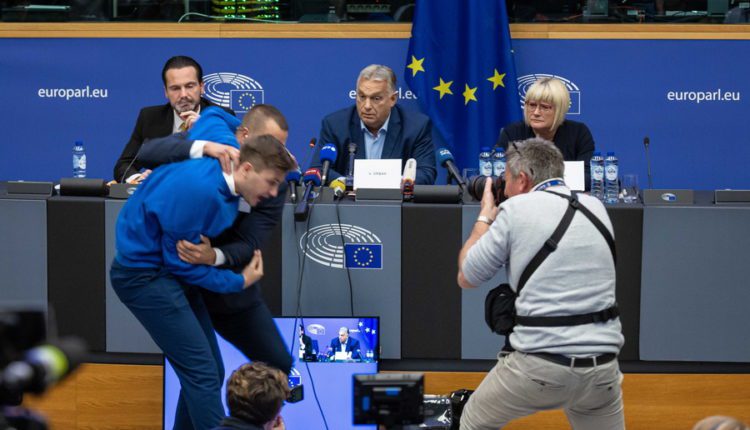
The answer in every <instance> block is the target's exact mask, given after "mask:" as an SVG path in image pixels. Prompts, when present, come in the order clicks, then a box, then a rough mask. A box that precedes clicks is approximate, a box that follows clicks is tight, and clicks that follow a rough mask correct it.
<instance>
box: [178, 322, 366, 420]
mask: <svg viewBox="0 0 750 430" xmlns="http://www.w3.org/2000/svg"><path fill="white" fill-rule="evenodd" d="M274 320H275V322H276V327H277V328H278V329H279V332H280V333H281V337H282V338H283V339H284V342H285V343H286V345H287V348H289V350H290V351H292V354H293V356H294V361H295V362H294V366H293V367H292V372H291V375H289V383H290V385H292V386H295V385H298V384H303V385H304V391H305V398H304V400H302V401H301V402H299V403H292V404H290V403H287V404H285V405H284V408H283V409H282V411H281V415H282V417H283V418H284V421H285V423H286V427H287V428H289V429H302V428H326V426H325V424H324V418H323V416H325V422H326V423H327V424H328V428H330V429H375V426H362V425H357V426H354V424H353V410H354V406H353V405H354V403H353V396H352V393H353V376H354V375H355V374H363V373H364V374H368V373H371V374H375V373H377V371H378V360H379V354H378V353H379V351H380V343H379V334H380V331H379V325H378V322H379V321H378V318H377V317H354V318H339V317H332V318H322V317H314V318H275V319H274ZM300 326H302V327H303V328H304V332H305V336H307V337H309V339H310V341H311V342H310V343H311V345H310V346H312V348H310V347H307V346H304V347H303V348H300V338H301V337H302V336H300ZM342 328H345V329H346V330H342ZM340 331H341V332H346V331H348V336H347V337H348V338H349V339H351V340H348V339H347V341H346V342H345V343H346V345H347V346H344V347H343V348H342V347H341V342H340V341H339V332H340ZM342 337H343V336H342ZM217 340H218V343H219V349H220V350H221V355H222V359H223V360H224V368H225V369H226V370H225V372H226V374H225V377H224V384H223V385H222V388H221V393H222V399H221V400H222V403H224V408H225V409H226V399H225V393H226V380H227V379H229V376H230V375H231V374H232V372H233V371H234V370H235V369H237V368H238V367H240V366H241V365H242V364H244V363H246V362H247V359H246V358H245V356H244V355H242V353H240V352H239V351H238V350H237V349H236V348H234V346H232V345H231V344H230V343H228V342H226V341H225V340H224V339H222V338H221V337H220V336H217ZM353 340H356V343H355V342H353ZM313 385H314V390H313ZM179 394H180V383H179V381H178V379H177V375H176V374H175V373H174V370H172V367H171V366H170V364H169V361H168V360H166V359H165V360H164V428H165V429H171V428H172V426H173V423H174V413H175V408H176V407H177V398H178V396H179ZM316 394H317V400H318V402H319V403H320V409H319V408H318V402H316V399H315V396H316ZM321 410H322V415H321Z"/></svg>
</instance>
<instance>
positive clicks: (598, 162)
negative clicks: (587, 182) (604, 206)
mask: <svg viewBox="0 0 750 430" xmlns="http://www.w3.org/2000/svg"><path fill="white" fill-rule="evenodd" d="M591 195H592V196H593V197H596V198H597V199H599V200H604V158H602V153H601V152H594V155H593V156H592V157H591Z"/></svg>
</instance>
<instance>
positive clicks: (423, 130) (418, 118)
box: [316, 64, 437, 185]
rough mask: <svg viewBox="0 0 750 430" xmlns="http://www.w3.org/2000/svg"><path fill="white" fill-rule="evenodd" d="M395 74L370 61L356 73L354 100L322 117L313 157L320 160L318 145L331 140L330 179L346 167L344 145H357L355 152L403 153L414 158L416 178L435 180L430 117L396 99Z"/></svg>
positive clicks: (368, 154)
mask: <svg viewBox="0 0 750 430" xmlns="http://www.w3.org/2000/svg"><path fill="white" fill-rule="evenodd" d="M397 99H398V93H397V92H396V75H395V74H394V73H393V70H391V68H390V67H388V66H382V65H379V64H372V65H370V66H367V67H365V68H364V69H363V70H362V71H361V72H360V73H359V78H357V103H356V105H355V106H352V107H348V108H346V109H342V110H340V111H337V112H334V113H332V114H330V115H328V116H326V117H325V118H323V123H322V126H321V129H320V140H318V142H319V147H318V154H317V156H316V159H317V160H318V162H317V164H318V165H320V164H321V163H320V153H319V152H320V148H321V147H322V145H325V144H327V143H333V144H335V145H336V147H337V149H338V157H337V158H336V163H335V164H333V165H332V166H331V172H330V173H329V175H328V178H329V179H330V180H334V179H336V178H338V177H340V176H342V175H346V174H351V173H352V172H348V166H347V164H348V156H347V154H348V147H349V144H350V143H355V144H356V145H357V152H356V158H367V159H389V158H400V159H401V161H402V168H403V164H404V163H406V160H408V159H409V158H414V159H416V160H417V178H416V183H417V184H420V185H432V184H434V183H435V177H436V176H437V169H436V168H435V147H434V146H433V144H432V122H431V121H430V119H429V118H428V117H427V116H425V115H422V114H421V113H418V112H412V111H407V110H404V109H402V108H401V107H399V106H397V105H396V100H397Z"/></svg>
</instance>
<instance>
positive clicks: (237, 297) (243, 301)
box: [138, 105, 292, 373]
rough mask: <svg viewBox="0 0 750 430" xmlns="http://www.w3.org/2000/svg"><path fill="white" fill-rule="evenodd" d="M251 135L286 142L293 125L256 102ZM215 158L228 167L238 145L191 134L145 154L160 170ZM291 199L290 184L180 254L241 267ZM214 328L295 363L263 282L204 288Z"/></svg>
mask: <svg viewBox="0 0 750 430" xmlns="http://www.w3.org/2000/svg"><path fill="white" fill-rule="evenodd" d="M247 115H248V117H247V118H246V123H247V129H246V130H245V131H246V132H247V133H248V136H253V135H262V134H270V135H272V136H274V137H275V138H276V139H278V140H279V141H280V142H282V143H286V140H287V137H288V135H289V127H288V125H287V122H286V119H285V118H284V116H283V115H282V113H281V112H280V111H279V110H278V109H276V108H275V107H273V106H270V105H256V106H254V107H253V108H252V109H251V110H250V112H249V113H248V114H247ZM200 156H211V157H214V158H218V159H219V160H220V162H221V163H222V166H226V167H227V168H226V169H225V170H228V169H229V168H230V166H231V164H230V161H231V160H234V159H236V157H237V156H238V153H237V151H236V149H234V148H231V147H229V146H227V145H221V144H218V143H213V142H205V141H192V140H189V138H188V136H187V133H186V132H181V133H176V134H173V135H170V136H167V137H164V138H159V139H150V140H147V141H146V142H145V143H144V144H143V147H142V149H141V152H140V154H139V157H138V158H139V160H141V162H142V163H143V165H144V167H148V168H156V167H157V166H159V165H161V164H165V163H172V162H177V161H182V160H186V159H188V158H191V157H192V158H196V157H200ZM285 198H286V183H283V184H281V186H280V187H279V192H278V195H277V196H276V197H274V198H269V199H266V200H262V201H261V202H260V203H259V204H257V205H256V206H254V207H253V208H244V211H243V208H242V207H241V208H240V212H239V213H238V215H237V219H236V220H235V222H234V224H233V225H232V227H231V228H230V229H229V230H226V231H224V232H223V233H221V234H220V235H219V236H218V237H215V238H201V239H202V243H200V244H193V243H190V242H187V241H180V242H179V243H178V244H177V252H178V255H179V257H180V258H181V259H182V260H183V261H186V262H188V263H192V264H206V265H213V266H221V267H230V268H232V269H234V270H238V269H240V268H242V267H244V266H245V265H247V263H248V262H249V261H250V259H251V258H252V256H253V252H254V251H255V250H256V249H260V248H261V246H262V245H263V244H264V243H265V242H266V240H267V239H268V237H269V236H270V234H271V232H272V231H273V229H274V228H275V227H276V224H278V222H279V220H280V219H281V213H282V211H283V208H284V200H285ZM200 291H201V294H202V297H203V300H204V302H205V303H206V307H207V308H208V312H209V314H210V316H211V322H212V324H213V326H214V329H215V330H216V331H217V332H218V333H219V334H220V335H221V337H223V338H224V339H226V340H227V341H228V342H229V343H231V344H232V345H234V346H235V347H236V348H237V349H239V350H240V351H241V352H242V353H243V354H245V356H246V357H247V358H248V359H250V360H253V361H256V360H258V361H263V362H265V363H268V364H270V365H272V366H274V367H277V368H278V369H280V370H282V371H283V372H285V373H289V371H290V370H291V367H292V357H291V356H290V355H289V350H288V349H287V348H286V345H285V344H284V341H283V339H282V337H281V335H280V334H279V331H278V329H277V328H276V325H275V323H274V321H273V316H272V314H271V312H270V310H269V309H268V306H267V305H266V303H265V301H264V300H263V297H262V296H261V293H260V287H259V285H258V284H255V285H253V286H251V287H250V288H247V289H245V290H244V291H242V292H240V293H233V294H216V293H212V292H210V291H208V290H205V289H203V288H201V289H200Z"/></svg>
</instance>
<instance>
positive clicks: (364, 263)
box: [352, 246, 375, 267]
mask: <svg viewBox="0 0 750 430" xmlns="http://www.w3.org/2000/svg"><path fill="white" fill-rule="evenodd" d="M360 251H365V252H366V253H367V257H366V259H367V261H359V252H360ZM352 257H354V262H355V263H357V266H360V267H368V266H369V265H370V264H372V262H373V260H375V255H374V253H373V252H372V250H371V249H370V248H368V247H366V246H358V247H357V249H356V250H355V251H354V254H353V255H352Z"/></svg>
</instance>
